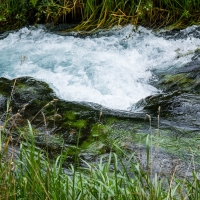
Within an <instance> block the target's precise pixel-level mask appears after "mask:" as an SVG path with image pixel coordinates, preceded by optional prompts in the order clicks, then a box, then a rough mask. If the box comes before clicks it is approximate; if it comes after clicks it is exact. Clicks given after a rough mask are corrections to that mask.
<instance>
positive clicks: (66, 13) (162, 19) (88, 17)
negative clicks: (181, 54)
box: [0, 0, 200, 30]
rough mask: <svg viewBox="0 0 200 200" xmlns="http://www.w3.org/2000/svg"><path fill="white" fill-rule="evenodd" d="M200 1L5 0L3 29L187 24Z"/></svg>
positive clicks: (0, 16) (0, 18)
mask: <svg viewBox="0 0 200 200" xmlns="http://www.w3.org/2000/svg"><path fill="white" fill-rule="evenodd" d="M199 10H200V0H190V1H188V0H175V1H174V0H162V1H161V0H155V1H153V0H134V1H133V0H102V1H99V0H41V1H38V0H22V1H20V3H19V1H18V0H2V1H1V3H0V11H1V12H0V25H1V29H2V30H3V29H4V30H5V29H6V27H7V28H9V29H11V28H18V27H21V26H23V25H25V24H26V23H27V22H28V23H29V22H30V23H45V22H51V23H53V24H55V23H66V22H74V21H78V22H80V23H79V25H78V26H77V27H76V28H75V30H91V29H96V28H100V27H101V28H102V27H106V28H107V27H112V26H114V25H124V24H128V23H132V24H134V25H138V24H142V25H146V26H153V27H163V26H169V25H171V26H173V27H184V26H188V25H191V24H199V22H200V13H199Z"/></svg>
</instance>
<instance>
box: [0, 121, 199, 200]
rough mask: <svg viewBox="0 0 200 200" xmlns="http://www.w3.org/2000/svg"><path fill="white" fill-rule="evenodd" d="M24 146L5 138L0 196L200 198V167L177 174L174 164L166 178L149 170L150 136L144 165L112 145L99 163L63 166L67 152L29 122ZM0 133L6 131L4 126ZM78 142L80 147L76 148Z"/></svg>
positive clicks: (7, 197)
mask: <svg viewBox="0 0 200 200" xmlns="http://www.w3.org/2000/svg"><path fill="white" fill-rule="evenodd" d="M28 126H29V134H28V135H29V137H26V135H27V134H25V135H24V141H23V142H21V145H20V149H19V150H18V153H17V149H16V148H14V147H13V148H12V151H10V149H11V146H12V145H11V144H12V142H11V141H10V138H8V139H5V138H4V137H2V138H4V139H3V140H2V141H1V145H2V148H1V150H0V161H1V162H0V197H1V199H70V200H71V199H198V197H199V195H200V183H199V179H198V173H196V172H195V171H194V173H193V179H192V180H187V179H186V178H185V179H183V180H178V179H176V178H175V173H176V169H175V170H174V171H173V173H172V175H171V176H169V177H168V178H166V177H160V176H159V174H154V175H152V174H151V172H150V170H149V169H150V165H151V163H150V161H151V159H150V156H151V154H150V140H149V139H148V138H147V140H146V143H147V144H146V145H147V151H148V152H147V155H148V157H147V161H148V162H147V166H145V168H142V167H141V165H140V164H139V162H138V161H137V159H136V158H135V155H134V153H133V152H131V151H126V152H125V151H124V150H122V149H121V148H119V147H118V146H117V145H115V144H113V145H112V151H111V152H110V153H109V154H106V155H104V156H102V157H101V158H100V160H99V161H98V162H96V163H95V164H90V163H87V162H86V161H84V160H82V163H83V164H82V165H79V164H78V163H77V162H78V160H77V159H75V161H77V162H75V163H74V164H71V165H69V166H68V167H67V168H63V164H64V162H65V159H66V157H67V153H63V152H61V154H60V155H58V156H57V157H56V158H54V159H53V160H52V159H49V158H48V154H46V153H45V151H42V150H41V149H38V148H37V147H36V145H35V141H34V132H33V130H32V127H31V124H30V122H28ZM1 133H2V132H1ZM78 145H79V144H78V142H77V148H78Z"/></svg>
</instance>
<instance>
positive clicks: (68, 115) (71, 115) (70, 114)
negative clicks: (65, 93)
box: [63, 111, 77, 121]
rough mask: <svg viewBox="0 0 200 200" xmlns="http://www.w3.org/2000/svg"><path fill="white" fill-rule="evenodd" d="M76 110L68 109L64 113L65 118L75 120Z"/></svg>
mask: <svg viewBox="0 0 200 200" xmlns="http://www.w3.org/2000/svg"><path fill="white" fill-rule="evenodd" d="M76 115H77V113H76V112H73V111H67V112H65V113H64V114H63V118H64V120H70V121H74V120H75V119H76Z"/></svg>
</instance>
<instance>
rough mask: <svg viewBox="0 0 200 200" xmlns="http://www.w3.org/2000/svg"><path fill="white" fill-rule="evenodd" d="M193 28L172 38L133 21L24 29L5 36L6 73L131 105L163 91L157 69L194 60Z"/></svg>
mask: <svg viewBox="0 0 200 200" xmlns="http://www.w3.org/2000/svg"><path fill="white" fill-rule="evenodd" d="M193 29H195V27H189V28H187V29H185V30H183V31H182V32H179V36H178V37H177V36H176V35H173V36H171V37H166V36H162V34H161V33H154V32H153V31H152V30H147V29H145V28H143V27H139V28H138V29H137V30H135V28H134V27H133V26H131V25H129V26H126V27H124V28H121V29H116V28H115V29H113V30H110V31H107V32H105V31H104V32H99V33H98V34H94V35H92V36H87V37H79V36H78V35H77V34H75V33H74V35H73V34H71V35H70V36H62V35H58V34H55V33H50V32H48V31H47V30H46V29H45V28H44V27H40V28H33V27H32V28H22V29H20V30H18V31H16V32H12V33H9V34H8V36H7V37H5V38H3V39H1V40H0V76H1V77H6V78H10V79H12V78H16V77H22V76H31V77H34V78H36V79H39V80H43V81H45V82H47V83H48V84H49V85H50V86H51V87H52V88H53V89H54V91H55V92H56V94H57V95H58V96H59V97H60V98H62V99H65V100H69V101H86V102H94V103H98V104H101V105H103V106H106V107H109V108H113V109H119V110H129V109H130V108H131V106H132V105H133V104H134V103H136V102H137V101H139V100H140V99H142V98H145V97H147V96H149V95H151V94H156V93H159V92H161V91H159V90H157V89H156V88H155V87H153V86H152V85H151V84H150V83H151V81H152V80H155V79H156V77H154V75H153V72H152V71H153V69H164V68H170V67H175V66H177V67H178V66H181V65H183V64H185V63H188V62H189V61H190V59H191V57H192V56H193V53H194V51H195V50H196V49H198V48H200V39H199V38H198V37H195V35H194V34H191V35H190V31H191V30H193Z"/></svg>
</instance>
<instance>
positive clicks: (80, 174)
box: [0, 78, 200, 199]
mask: <svg viewBox="0 0 200 200" xmlns="http://www.w3.org/2000/svg"><path fill="white" fill-rule="evenodd" d="M0 82H1V87H0V91H1V92H0V94H1V95H0V100H1V101H0V102H1V109H0V112H1V129H0V138H1V141H0V161H1V162H0V197H1V199H199V195H200V188H199V187H200V183H199V175H198V169H196V165H195V152H194V148H196V151H198V147H195V145H196V143H197V144H198V141H196V143H193V144H192V145H193V146H192V148H191V149H190V151H191V152H190V154H191V156H189V157H190V158H189V159H188V169H186V172H185V174H182V175H183V177H178V176H177V173H178V171H179V169H178V168H179V164H178V163H177V164H175V165H174V166H173V167H172V168H171V169H170V172H169V174H166V171H167V169H165V168H164V167H165V166H164V167H163V166H162V164H161V163H160V164H161V165H160V166H157V167H158V168H159V171H158V172H155V170H154V167H156V165H154V162H155V160H154V157H155V155H153V154H156V153H157V154H158V153H159V152H158V151H155V149H154V147H155V146H156V145H157V144H158V143H162V142H161V140H163V139H159V138H160V136H159V134H160V133H159V132H160V131H161V130H160V127H159V126H160V125H159V123H160V120H159V118H158V127H157V128H158V129H157V130H154V129H153V124H152V119H151V116H150V115H147V118H148V119H149V122H147V123H144V119H143V120H142V118H141V119H140V117H138V116H136V117H135V119H134V121H130V122H129V121H125V120H124V121H122V124H123V125H125V127H128V126H129V124H132V125H133V123H134V124H135V125H134V127H135V128H134V130H132V129H130V130H129V128H128V129H127V130H126V131H124V130H123V128H121V127H120V126H122V124H120V123H119V122H117V118H114V117H113V116H114V114H112V113H111V112H110V111H109V112H106V110H105V109H104V110H103V111H102V109H101V108H99V107H97V109H96V110H95V109H90V108H88V107H84V106H83V105H82V106H81V105H79V104H75V105H73V104H70V103H67V102H63V101H60V100H58V99H56V98H55V96H54V94H52V90H51V89H50V88H49V87H48V85H47V84H45V83H42V82H39V81H35V80H33V79H31V78H20V79H15V80H6V79H2V78H1V80H0ZM13 83H14V84H13ZM11 86H12V87H11ZM10 93H11V95H10ZM44 94H45V95H44ZM33 108H34V109H33ZM36 108H40V109H37V110H36ZM59 108H60V110H59ZM70 109H71V110H70ZM80 109H81V110H82V111H80ZM4 110H5V111H4ZM72 110H73V111H72ZM108 113H110V114H108ZM158 115H159V116H160V108H159V109H158ZM87 119H88V120H87ZM118 119H119V120H123V119H124V117H121V118H120V117H118ZM137 121H138V123H137ZM31 124H32V125H31ZM110 124H111V125H110ZM145 124H146V126H148V127H150V130H148V132H147V134H145V133H144V134H137V132H138V130H141V129H142V126H145ZM139 125H140V127H138V126H139ZM148 129H149V128H148ZM170 131H172V130H170ZM155 133H156V134H155ZM137 135H138V136H137ZM164 135H166V134H164ZM141 136H142V138H141ZM131 137H134V139H133V138H132V139H133V142H136V143H137V142H140V143H141V150H142V147H143V146H144V152H142V151H141V154H142V155H143V156H144V157H145V162H144V163H143V164H142V163H141V162H140V159H138V156H137V155H136V152H135V151H134V150H133V149H132V148H131V146H129V141H130V138H131ZM162 137H163V134H162ZM156 139H157V140H159V141H158V142H156ZM137 140H138V141H137ZM143 141H144V143H143ZM171 142H174V141H170V140H168V141H167V143H168V145H170V144H169V143H171ZM66 143H68V145H66ZM142 145H143V146H142ZM182 150H185V149H184V148H183V149H181V151H182ZM176 151H177V149H175V152H176ZM85 152H86V153H85ZM86 154H87V155H86ZM87 156H88V157H92V158H90V159H87ZM162 159H163V158H162ZM163 162H164V159H163ZM178 162H180V161H178ZM158 165H159V164H158ZM162 168H164V169H162ZM191 168H193V170H192V175H191V176H190V178H188V174H187V173H188V172H189V171H190V172H191ZM163 170H164V171H165V172H164V173H163Z"/></svg>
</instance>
